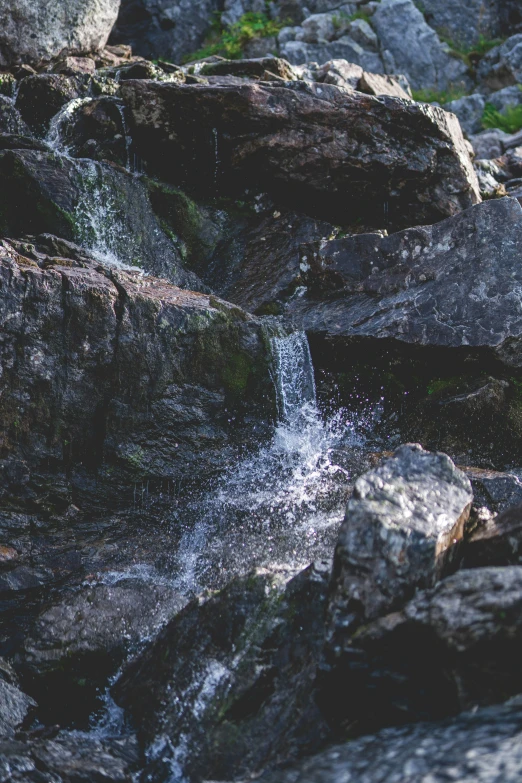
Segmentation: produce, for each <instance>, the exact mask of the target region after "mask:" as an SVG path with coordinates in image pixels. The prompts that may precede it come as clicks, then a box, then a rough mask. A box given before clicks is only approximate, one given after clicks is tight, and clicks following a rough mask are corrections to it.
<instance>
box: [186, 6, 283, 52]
mask: <svg viewBox="0 0 522 783" xmlns="http://www.w3.org/2000/svg"><path fill="white" fill-rule="evenodd" d="M284 25H285V23H284V22H282V21H280V20H277V19H270V17H269V16H268V14H267V13H256V12H254V11H249V12H248V13H246V14H243V16H242V17H241V18H240V19H238V21H237V22H236V23H235V24H233V25H232V26H231V27H225V26H224V25H223V24H222V22H221V17H219V18H218V19H216V21H215V22H214V24H213V25H212V28H211V32H210V34H209V36H208V38H207V40H206V41H205V43H204V45H203V46H202V48H201V49H198V51H196V52H192V53H191V54H188V55H186V56H185V57H184V58H183V62H185V63H187V62H191V61H192V60H203V59H204V58H205V57H211V56H212V55H220V56H222V57H226V58H227V59H228V60H239V59H240V58H241V57H242V56H243V51H244V49H245V47H246V46H247V45H248V44H249V43H250V42H251V41H254V40H255V39H257V38H271V37H273V36H275V35H277V34H278V32H279V31H280V30H281V29H282V27H284Z"/></svg>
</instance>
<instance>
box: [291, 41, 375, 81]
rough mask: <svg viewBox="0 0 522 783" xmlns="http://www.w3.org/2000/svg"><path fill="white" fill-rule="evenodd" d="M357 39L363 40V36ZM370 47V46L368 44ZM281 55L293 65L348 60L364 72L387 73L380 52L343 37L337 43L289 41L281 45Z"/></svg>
mask: <svg viewBox="0 0 522 783" xmlns="http://www.w3.org/2000/svg"><path fill="white" fill-rule="evenodd" d="M356 35H357V38H358V39H359V40H361V36H360V35H358V34H357V33H356ZM367 45H368V44H367ZM280 54H281V56H282V57H284V58H285V59H286V60H288V62H290V63H292V65H302V64H303V63H309V62H318V63H324V62H327V61H328V60H347V61H348V62H349V63H355V64H356V65H360V66H361V67H362V68H364V70H366V71H371V72H372V73H385V68H384V65H383V61H382V59H381V56H380V54H379V53H378V52H375V51H373V46H372V49H367V48H364V47H363V46H361V44H360V43H358V41H357V40H355V38H353V37H352V36H350V35H343V36H341V38H337V39H336V40H335V41H322V42H318V43H305V42H304V41H295V40H289V41H287V42H285V43H282V44H281V45H280Z"/></svg>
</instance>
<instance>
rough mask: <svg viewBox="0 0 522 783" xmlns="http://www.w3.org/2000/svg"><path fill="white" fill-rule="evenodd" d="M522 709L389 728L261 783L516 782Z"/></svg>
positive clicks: (521, 764) (521, 769)
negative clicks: (351, 782)
mask: <svg viewBox="0 0 522 783" xmlns="http://www.w3.org/2000/svg"><path fill="white" fill-rule="evenodd" d="M521 774H522V709H521V707H520V705H519V704H518V703H516V702H515V703H514V704H513V705H509V704H508V705H507V706H502V707H490V708H487V709H479V710H477V711H472V712H469V713H465V714H463V715H459V716H458V717H457V718H454V719H453V720H448V721H444V722H440V723H417V724H415V725H410V726H404V727H402V728H395V729H385V730H384V731H380V732H379V733H378V734H375V735H369V736H366V737H361V738H359V739H356V740H352V741H351V742H348V743H346V744H344V745H335V746H333V747H331V748H329V749H327V750H325V751H323V752H322V753H320V754H318V755H316V756H313V757H312V758H307V759H304V760H303V761H301V762H300V763H299V764H298V765H297V766H294V767H290V768H289V769H282V770H278V771H277V772H275V773H273V774H272V775H267V776H266V777H263V778H261V780H262V781H263V783H312V781H313V783H345V781H350V780H354V781H361V783H362V781H364V783H383V782H384V781H390V783H391V781H395V780H397V781H400V783H419V781H421V780H422V781H423V782H424V783H446V781H448V780H459V781H465V780H466V781H473V783H518V781H519V779H520V775H521Z"/></svg>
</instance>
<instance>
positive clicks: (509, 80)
mask: <svg viewBox="0 0 522 783" xmlns="http://www.w3.org/2000/svg"><path fill="white" fill-rule="evenodd" d="M477 79H478V80H479V83H480V84H481V86H482V87H483V88H484V89H485V90H486V91H487V92H495V91H497V90H501V89H502V88H504V87H510V86H511V85H514V84H517V83H519V82H522V33H517V34H516V35H512V36H511V37H510V38H508V39H507V40H506V41H504V43H502V44H500V46H496V47H495V48H494V49H491V51H490V52H488V53H487V54H486V55H485V56H484V57H483V58H482V60H481V61H480V63H479V66H478V68H477Z"/></svg>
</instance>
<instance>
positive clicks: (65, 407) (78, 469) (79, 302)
mask: <svg viewBox="0 0 522 783" xmlns="http://www.w3.org/2000/svg"><path fill="white" fill-rule="evenodd" d="M41 242H42V243H43V245H38V242H37V243H36V247H35V243H34V242H33V243H28V242H25V243H24V242H21V243H14V244H13V243H8V242H6V241H4V242H2V244H1V245H0V248H1V249H0V277H1V280H2V283H1V290H2V296H1V298H0V309H1V311H2V316H1V319H2V323H4V325H5V327H4V331H3V337H2V351H1V358H0V364H1V366H2V395H1V400H2V403H1V409H2V416H1V420H2V433H1V438H0V440H1V443H2V451H1V457H0V458H1V460H2V463H1V464H2V470H3V475H6V476H9V475H10V474H12V475H13V476H16V475H17V467H19V468H21V472H20V471H19V472H20V475H21V476H22V477H23V481H22V482H20V481H17V480H14V481H13V482H11V483H10V484H8V486H7V489H8V492H7V496H4V499H5V500H7V498H8V497H9V495H12V496H15V497H19V498H21V497H25V498H30V497H31V496H32V497H33V498H34V499H36V498H37V497H41V496H42V495H44V496H45V495H46V494H47V492H48V491H52V492H54V489H52V488H54V487H56V486H62V488H63V491H64V492H65V495H67V493H68V492H71V491H72V492H73V495H74V496H75V497H76V500H75V501H74V502H75V503H76V504H77V505H79V506H80V507H81V506H82V505H83V502H84V501H85V502H87V499H89V501H90V502H93V503H96V502H99V503H101V504H102V505H103V506H104V507H105V508H107V507H111V506H121V505H125V504H127V503H132V502H133V498H134V497H135V492H136V483H138V484H139V485H140V486H141V482H143V481H144V482H145V483H147V482H148V481H149V482H150V485H149V486H150V490H151V491H153V490H154V488H156V489H158V488H159V487H165V488H166V486H167V485H169V486H170V484H169V482H178V481H182V480H189V479H190V478H193V477H194V475H195V473H198V474H202V475H207V476H208V475H210V474H212V473H213V472H216V471H219V470H220V469H222V468H223V467H224V466H225V465H226V464H227V463H228V461H229V459H230V458H232V456H233V454H234V453H235V448H236V446H238V445H239V444H240V443H241V444H242V445H243V446H244V444H245V440H246V442H248V441H249V438H250V436H251V435H252V434H253V433H254V431H256V432H257V431H259V432H262V431H263V427H261V428H260V420H261V421H264V422H265V427H266V425H267V424H268V422H269V421H270V420H272V416H273V410H274V405H275V403H274V397H275V390H274V387H273V383H272V380H271V376H270V356H269V353H268V347H267V342H266V340H265V336H264V332H263V329H262V325H261V324H260V323H259V322H257V321H256V320H255V319H252V318H251V317H249V316H248V315H246V314H245V313H244V312H243V311H242V310H240V309H239V308H237V307H235V306H233V305H229V304H227V303H225V302H222V301H221V300H219V299H217V298H215V297H212V296H210V297H209V296H206V295H202V294H197V293H192V292H189V291H183V290H181V289H179V288H176V287H175V286H173V285H171V284H169V283H167V282H165V281H164V280H159V279H156V278H152V277H145V276H142V275H141V274H140V273H137V272H135V273H126V272H123V271H119V270H116V269H114V268H112V269H111V268H110V267H104V266H102V265H100V262H99V261H96V260H93V259H89V257H88V256H86V255H85V254H82V253H81V252H79V250H78V248H76V250H74V248H73V249H71V246H69V245H67V243H64V242H62V241H59V240H55V239H54V238H52V237H44V238H42V239H41ZM15 245H16V246H15ZM44 246H45V248H46V250H47V252H43V251H42V248H43V247H44ZM37 247H40V248H41V249H40V251H39V250H38V249H37ZM67 255H68V256H69V257H67ZM21 390H23V392H22V391H21ZM256 427H257V430H256ZM6 483H7V482H5V483H4V485H5V484H6ZM176 486H179V485H178V484H176ZM69 502H70V500H69Z"/></svg>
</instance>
